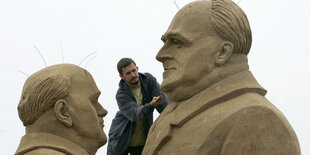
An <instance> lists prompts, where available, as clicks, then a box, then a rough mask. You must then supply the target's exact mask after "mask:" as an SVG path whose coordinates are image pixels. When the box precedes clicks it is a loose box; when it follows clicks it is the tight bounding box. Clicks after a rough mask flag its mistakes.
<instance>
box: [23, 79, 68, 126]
mask: <svg viewBox="0 0 310 155" xmlns="http://www.w3.org/2000/svg"><path fill="white" fill-rule="evenodd" d="M31 78H35V77H30V79H28V80H29V81H28V80H27V81H28V82H27V81H26V83H25V86H24V90H23V93H22V97H21V99H20V102H19V105H18V108H17V109H18V115H19V118H20V119H21V121H22V122H23V124H24V126H27V125H30V124H32V123H33V122H35V121H36V120H37V119H38V118H39V117H40V116H41V115H42V114H43V113H44V112H45V111H46V110H47V109H49V108H51V107H53V106H54V104H55V102H56V101H57V100H59V99H62V98H64V97H65V96H67V95H68V94H69V91H70V90H69V89H70V78H69V77H64V76H63V75H60V74H56V75H51V76H48V77H40V78H38V79H31Z"/></svg>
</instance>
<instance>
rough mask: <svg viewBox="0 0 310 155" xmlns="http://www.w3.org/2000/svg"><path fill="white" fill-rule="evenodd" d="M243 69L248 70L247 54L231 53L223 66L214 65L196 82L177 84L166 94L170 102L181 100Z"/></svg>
mask: <svg viewBox="0 0 310 155" xmlns="http://www.w3.org/2000/svg"><path fill="white" fill-rule="evenodd" d="M245 70H249V66H248V59H247V56H246V55H244V54H232V55H231V57H230V59H229V60H228V61H227V62H226V63H225V64H224V65H223V66H215V68H214V70H213V71H212V72H210V73H209V74H207V75H205V76H204V77H203V78H201V79H200V80H199V81H197V82H196V83H194V84H191V85H180V86H177V88H175V89H171V90H170V91H167V92H166V94H167V95H168V97H169V100H170V101H171V102H181V101H184V100H186V99H189V98H191V97H192V96H194V95H196V94H197V93H199V92H201V91H202V90H204V89H207V88H208V87H210V86H211V85H213V84H215V83H217V82H218V81H221V80H222V79H224V78H226V77H228V76H230V75H233V74H236V73H239V72H241V71H245Z"/></svg>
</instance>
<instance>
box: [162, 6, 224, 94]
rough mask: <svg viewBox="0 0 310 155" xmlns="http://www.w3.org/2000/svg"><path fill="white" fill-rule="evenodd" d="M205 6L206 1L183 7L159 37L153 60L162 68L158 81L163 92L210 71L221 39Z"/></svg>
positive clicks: (189, 84) (189, 83)
mask: <svg viewBox="0 0 310 155" xmlns="http://www.w3.org/2000/svg"><path fill="white" fill-rule="evenodd" d="M202 3H203V5H201V4H202ZM209 7H210V4H209V2H194V3H190V4H189V5H187V6H185V7H184V8H182V9H181V10H180V11H179V12H178V13H177V14H176V16H175V17H174V19H173V21H172V22H171V24H170V26H169V28H168V30H167V31H166V33H165V34H164V35H163V36H162V40H163V42H164V46H163V47H162V48H161V49H160V51H159V52H158V54H157V56H156V59H157V60H158V61H160V62H162V63H163V67H164V70H165V71H164V73H163V82H162V84H161V89H162V90H163V91H164V92H171V91H175V90H178V88H180V87H181V88H186V87H188V86H192V85H194V84H196V83H198V82H199V80H201V79H202V77H205V76H208V74H210V73H211V72H212V71H213V70H214V68H215V63H214V60H215V56H216V53H217V51H218V50H219V45H220V43H221V41H222V40H221V38H220V37H219V36H218V35H217V34H216V33H215V31H214V30H213V27H212V24H211V17H210V14H209V12H210V8H209ZM189 91H190V90H189Z"/></svg>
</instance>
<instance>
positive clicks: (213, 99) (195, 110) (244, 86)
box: [171, 70, 267, 126]
mask: <svg viewBox="0 0 310 155" xmlns="http://www.w3.org/2000/svg"><path fill="white" fill-rule="evenodd" d="M245 93H258V94H260V95H262V96H265V94H266V93H267V91H266V90H265V89H264V88H263V87H261V86H260V85H259V84H258V83H257V81H256V80H255V78H254V76H253V75H252V73H251V72H250V71H248V70H247V71H242V72H239V73H236V74H234V75H231V76H228V77H227V78H225V79H223V80H221V81H219V82H217V83H215V84H214V85H212V86H210V87H209V88H207V89H205V90H203V91H202V92H200V93H198V94H196V95H195V96H193V97H191V98H190V99H188V100H185V101H183V102H181V103H173V104H175V105H174V106H175V107H174V106H172V107H171V108H172V110H173V109H175V111H174V114H175V115H176V117H175V120H174V121H173V122H172V125H176V126H182V125H183V124H184V123H185V122H187V121H188V120H189V119H191V118H192V117H194V116H195V115H197V114H199V113H200V112H202V111H204V110H206V109H208V108H210V107H211V106H214V105H216V104H218V103H221V102H224V101H227V100H229V99H232V98H234V97H237V96H239V95H242V94H245ZM177 106H178V107H177ZM176 107H177V108H176ZM182 109H188V110H186V111H184V110H182ZM180 110H182V112H181V111H180Z"/></svg>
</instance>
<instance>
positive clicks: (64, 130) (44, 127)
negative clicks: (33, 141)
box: [26, 109, 99, 155]
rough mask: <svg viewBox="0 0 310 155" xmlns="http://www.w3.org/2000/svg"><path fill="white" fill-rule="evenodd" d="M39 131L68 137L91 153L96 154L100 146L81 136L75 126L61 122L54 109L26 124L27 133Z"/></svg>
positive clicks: (91, 154)
mask: <svg viewBox="0 0 310 155" xmlns="http://www.w3.org/2000/svg"><path fill="white" fill-rule="evenodd" d="M38 132H44V133H49V134H52V135H55V136H59V137H62V138H64V139H67V140H69V141H71V142H73V143H75V144H77V145H79V146H80V147H82V148H83V149H84V150H85V151H87V152H88V153H89V154H90V155H94V154H95V153H96V152H97V149H98V148H99V146H98V144H97V142H94V141H93V140H90V139H89V138H86V137H83V136H81V135H80V134H78V132H77V131H76V130H75V129H74V128H73V127H66V126H65V125H64V124H62V123H60V122H59V121H58V120H57V118H56V117H55V114H54V111H53V110H52V109H50V110H47V112H45V113H44V114H43V115H42V116H40V117H39V118H38V119H37V120H36V121H35V122H34V123H32V124H31V125H28V126H26V134H31V133H38Z"/></svg>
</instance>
